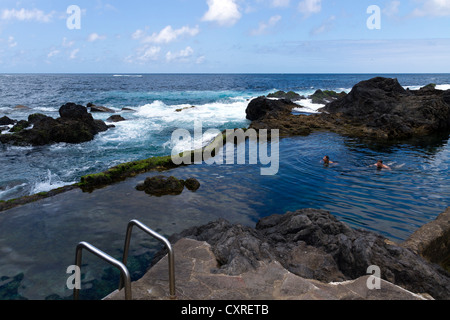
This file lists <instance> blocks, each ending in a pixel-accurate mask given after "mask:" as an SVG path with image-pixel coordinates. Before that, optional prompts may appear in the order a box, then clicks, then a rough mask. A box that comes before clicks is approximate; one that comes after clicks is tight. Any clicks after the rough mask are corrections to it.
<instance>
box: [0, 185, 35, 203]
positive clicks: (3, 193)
mask: <svg viewBox="0 0 450 320" xmlns="http://www.w3.org/2000/svg"><path fill="white" fill-rule="evenodd" d="M27 185H28V184H27V183H20V184H16V185H13V186H12V187H7V188H5V189H2V190H0V200H3V199H10V198H11V197H10V195H14V194H15V193H16V192H18V191H20V190H22V189H24V188H26V186H27Z"/></svg>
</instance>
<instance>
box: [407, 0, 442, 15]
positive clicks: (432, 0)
mask: <svg viewBox="0 0 450 320" xmlns="http://www.w3.org/2000/svg"><path fill="white" fill-rule="evenodd" d="M421 2H423V6H422V7H421V8H418V9H415V10H414V12H413V15H414V16H419V17H423V16H435V17H445V16H450V1H449V0H421Z"/></svg>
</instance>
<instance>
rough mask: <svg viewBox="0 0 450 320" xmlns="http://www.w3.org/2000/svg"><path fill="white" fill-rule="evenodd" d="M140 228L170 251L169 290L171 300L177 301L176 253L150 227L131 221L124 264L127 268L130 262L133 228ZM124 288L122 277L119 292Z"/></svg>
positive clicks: (126, 240) (167, 242)
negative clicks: (128, 261)
mask: <svg viewBox="0 0 450 320" xmlns="http://www.w3.org/2000/svg"><path fill="white" fill-rule="evenodd" d="M135 226H136V227H138V228H139V229H141V230H142V231H144V232H145V233H147V234H148V235H150V236H152V237H153V238H155V239H157V240H159V241H160V242H162V243H163V244H164V245H165V246H166V248H167V249H168V250H169V255H168V258H169V289H170V296H169V297H170V299H176V293H175V259H174V252H173V248H172V245H171V244H170V242H169V241H168V240H167V239H166V238H164V237H163V236H161V235H160V234H158V233H157V232H155V231H153V230H152V229H150V228H149V227H147V226H146V225H144V224H143V223H141V222H140V221H138V220H131V221H130V222H129V223H128V227H127V234H126V238H125V246H124V249H123V259H122V263H123V264H124V265H125V266H126V265H127V260H128V253H129V249H130V242H131V234H132V232H133V227H135ZM123 286H124V281H123V277H121V279H120V285H119V290H121V289H122V288H123Z"/></svg>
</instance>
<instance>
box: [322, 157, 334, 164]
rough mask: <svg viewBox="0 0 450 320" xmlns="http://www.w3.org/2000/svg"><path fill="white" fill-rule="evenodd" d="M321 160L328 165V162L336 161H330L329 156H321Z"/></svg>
mask: <svg viewBox="0 0 450 320" xmlns="http://www.w3.org/2000/svg"><path fill="white" fill-rule="evenodd" d="M322 161H323V164H324V165H329V164H335V163H336V162H333V161H331V160H330V157H329V156H325V157H323V159H322Z"/></svg>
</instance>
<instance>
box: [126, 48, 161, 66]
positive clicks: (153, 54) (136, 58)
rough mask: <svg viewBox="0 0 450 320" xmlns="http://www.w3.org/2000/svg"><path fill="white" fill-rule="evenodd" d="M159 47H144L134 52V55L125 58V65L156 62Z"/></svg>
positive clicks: (159, 50)
mask: <svg viewBox="0 0 450 320" xmlns="http://www.w3.org/2000/svg"><path fill="white" fill-rule="evenodd" d="M160 52H161V47H157V46H150V45H144V46H142V47H139V48H138V49H137V50H136V54H135V55H130V56H128V57H126V58H125V61H126V62H127V63H139V64H144V63H147V62H150V61H156V60H158V58H159V53H160Z"/></svg>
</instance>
